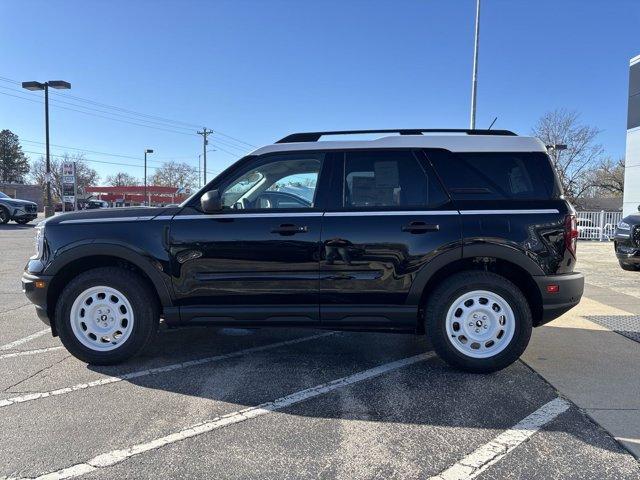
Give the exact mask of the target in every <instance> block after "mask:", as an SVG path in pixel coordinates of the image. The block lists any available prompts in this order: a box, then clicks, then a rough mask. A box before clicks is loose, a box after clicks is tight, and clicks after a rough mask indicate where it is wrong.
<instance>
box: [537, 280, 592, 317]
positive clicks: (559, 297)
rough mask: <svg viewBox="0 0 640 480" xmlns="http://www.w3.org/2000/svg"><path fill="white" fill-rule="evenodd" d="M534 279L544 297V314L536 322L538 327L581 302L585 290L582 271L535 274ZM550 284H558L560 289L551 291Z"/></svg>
mask: <svg viewBox="0 0 640 480" xmlns="http://www.w3.org/2000/svg"><path fill="white" fill-rule="evenodd" d="M533 279H534V280H535V282H536V284H537V285H538V289H539V290H540V296H541V298H542V316H541V318H540V319H539V321H538V322H537V323H536V324H535V326H536V327H537V326H540V325H544V324H545V323H548V322H550V321H551V320H554V319H555V318H558V317H559V316H560V315H562V314H563V313H565V312H567V311H568V310H571V309H572V308H573V307H575V306H576V305H577V304H578V303H579V302H580V299H581V298H582V293H583V292H584V275H582V274H581V273H568V274H565V275H545V276H535V277H533ZM549 285H557V287H558V291H557V292H556V293H549V292H548V291H547V287H548V286H549Z"/></svg>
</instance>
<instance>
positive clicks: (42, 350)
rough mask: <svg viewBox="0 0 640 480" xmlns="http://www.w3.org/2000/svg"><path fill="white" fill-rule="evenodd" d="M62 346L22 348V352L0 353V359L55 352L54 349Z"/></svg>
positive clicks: (59, 348) (60, 348)
mask: <svg viewBox="0 0 640 480" xmlns="http://www.w3.org/2000/svg"><path fill="white" fill-rule="evenodd" d="M62 349H64V347H62V346H58V347H49V348H37V349H35V350H24V351H22V352H11V353H5V354H2V355H0V360H2V359H3V358H13V357H24V356H29V355H38V354H39V353H47V352H55V351H56V350H62Z"/></svg>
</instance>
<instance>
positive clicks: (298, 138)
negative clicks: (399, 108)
mask: <svg viewBox="0 0 640 480" xmlns="http://www.w3.org/2000/svg"><path fill="white" fill-rule="evenodd" d="M366 133H398V134H400V135H422V134H423V133H466V134H467V135H503V136H504V135H506V136H515V135H516V134H515V133H513V132H512V131H510V130H482V129H464V128H420V129H414V128H410V129H407V128H397V129H389V130H336V131H333V132H300V133H292V134H291V135H287V136H286V137H284V138H281V139H280V140H278V141H277V142H276V143H297V142H317V141H318V140H320V138H321V137H324V136H326V135H354V134H366Z"/></svg>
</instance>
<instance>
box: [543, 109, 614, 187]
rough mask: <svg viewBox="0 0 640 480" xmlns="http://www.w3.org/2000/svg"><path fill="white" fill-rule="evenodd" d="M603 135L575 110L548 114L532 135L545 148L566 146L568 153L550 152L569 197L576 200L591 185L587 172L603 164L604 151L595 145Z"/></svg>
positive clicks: (563, 151) (562, 151) (598, 145)
mask: <svg viewBox="0 0 640 480" xmlns="http://www.w3.org/2000/svg"><path fill="white" fill-rule="evenodd" d="M599 133H600V130H598V129H597V128H595V127H592V126H588V125H583V124H582V123H580V121H579V114H578V113H577V112H575V111H569V110H565V109H557V110H554V111H552V112H547V113H545V114H544V115H543V116H542V118H540V120H538V123H537V125H536V126H535V127H534V128H533V135H534V136H536V137H538V138H539V139H540V140H542V141H543V142H544V144H545V145H559V144H561V145H566V146H567V149H566V150H558V149H550V151H549V155H550V156H551V159H552V160H553V163H554V166H555V168H556V170H557V172H558V176H559V177H560V182H561V183H562V187H563V189H564V192H565V195H567V197H569V198H572V199H576V198H579V197H580V196H582V195H583V194H584V193H585V192H586V191H587V190H588V189H589V187H590V186H591V185H590V183H589V182H588V181H587V179H588V177H589V175H587V173H588V172H589V171H590V170H591V169H593V168H595V167H597V166H598V165H599V163H600V161H601V158H602V153H603V148H602V145H600V144H598V143H596V141H595V140H596V137H597V136H598V134H599Z"/></svg>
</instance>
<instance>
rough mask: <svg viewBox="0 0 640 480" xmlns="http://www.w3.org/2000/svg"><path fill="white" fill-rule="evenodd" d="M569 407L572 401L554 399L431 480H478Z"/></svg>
mask: <svg viewBox="0 0 640 480" xmlns="http://www.w3.org/2000/svg"><path fill="white" fill-rule="evenodd" d="M570 406H571V404H570V403H569V402H567V401H566V400H564V399H562V398H559V397H558V398H556V399H554V400H551V401H550V402H549V403H546V404H544V405H543V406H542V407H540V408H539V409H538V410H536V411H535V412H533V413H532V414H531V415H529V416H527V417H526V418H524V419H522V420H521V421H520V422H518V423H517V424H516V425H514V426H513V427H511V428H510V429H509V430H505V431H504V432H502V433H501V434H500V435H498V436H497V437H495V438H494V439H493V440H491V441H490V442H489V443H486V444H484V445H482V446H481V447H480V448H478V449H476V450H475V451H473V452H471V453H470V454H469V455H467V456H466V457H464V458H463V459H462V460H460V461H459V462H457V463H455V464H454V465H452V466H451V467H449V468H447V469H446V470H444V471H443V472H441V473H439V474H438V475H436V476H435V477H431V478H430V479H429V480H466V479H471V478H475V477H477V476H478V475H480V474H481V473H482V472H484V471H485V470H486V469H487V468H489V467H490V466H491V465H493V464H495V463H497V462H499V461H500V460H501V459H502V458H503V457H504V456H505V455H506V454H508V453H509V452H511V451H512V450H513V449H515V448H516V447H517V446H518V445H520V444H522V443H523V442H525V441H527V440H528V439H529V438H531V437H532V436H533V434H535V433H536V432H537V431H538V430H540V429H541V428H542V427H544V426H545V425H546V424H547V423H549V422H550V421H552V420H553V419H554V418H556V417H557V416H558V415H560V414H561V413H563V412H565V411H567V410H568V409H569V407H570Z"/></svg>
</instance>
